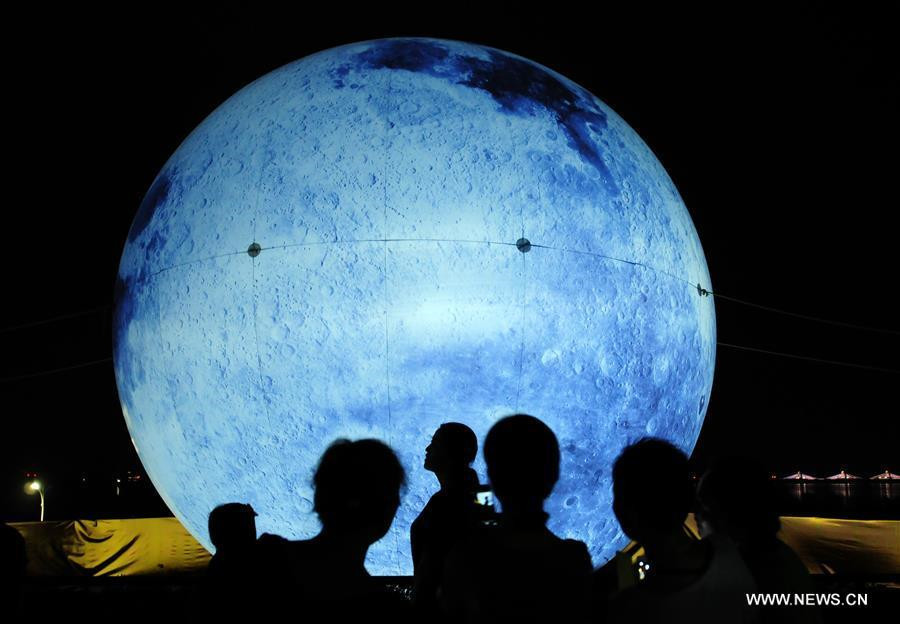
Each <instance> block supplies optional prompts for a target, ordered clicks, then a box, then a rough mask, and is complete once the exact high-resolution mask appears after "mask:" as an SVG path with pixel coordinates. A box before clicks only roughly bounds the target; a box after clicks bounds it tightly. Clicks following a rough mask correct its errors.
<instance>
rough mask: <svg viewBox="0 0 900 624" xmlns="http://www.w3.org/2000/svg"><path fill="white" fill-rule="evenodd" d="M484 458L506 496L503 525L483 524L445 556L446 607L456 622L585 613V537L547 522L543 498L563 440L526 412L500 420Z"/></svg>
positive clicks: (555, 473) (567, 617)
mask: <svg viewBox="0 0 900 624" xmlns="http://www.w3.org/2000/svg"><path fill="white" fill-rule="evenodd" d="M484 458H485V462H486V463H487V471H488V478H489V479H490V482H491V486H492V487H493V491H494V495H495V496H496V498H497V500H498V501H499V502H500V506H501V513H500V516H499V523H498V525H497V526H490V527H480V528H478V529H476V530H475V531H473V532H472V533H471V534H470V535H469V536H468V537H467V538H465V539H464V540H463V541H461V542H460V543H458V544H457V546H456V547H454V549H453V550H452V551H451V553H450V555H449V556H448V558H447V563H446V565H445V568H444V579H443V582H442V585H441V598H440V602H441V609H442V611H443V613H444V616H445V617H446V618H447V620H448V621H452V622H557V621H559V622H564V621H579V620H581V619H583V617H584V615H585V602H586V598H587V587H588V581H589V578H590V573H591V559H590V555H589V554H588V551H587V547H586V546H585V545H584V543H582V542H579V541H576V540H570V539H560V538H559V537H557V536H556V535H554V534H553V533H551V532H550V530H549V529H547V526H546V523H547V519H548V517H549V516H548V515H547V514H546V513H545V512H544V500H545V499H546V498H547V497H548V496H549V495H550V492H551V491H552V490H553V487H554V485H555V484H556V481H557V479H558V478H559V461H560V455H559V444H558V442H557V440H556V436H555V435H554V434H553V432H552V431H551V430H550V428H549V427H547V425H545V424H544V423H543V422H541V421H540V420H538V419H537V418H534V417H533V416H528V415H525V414H516V415H513V416H508V417H506V418H503V419H501V420H500V421H498V422H497V423H496V424H495V425H494V426H493V427H492V428H491V430H490V432H489V433H488V435H487V438H486V439H485V442H484Z"/></svg>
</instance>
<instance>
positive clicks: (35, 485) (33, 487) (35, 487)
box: [27, 481, 44, 522]
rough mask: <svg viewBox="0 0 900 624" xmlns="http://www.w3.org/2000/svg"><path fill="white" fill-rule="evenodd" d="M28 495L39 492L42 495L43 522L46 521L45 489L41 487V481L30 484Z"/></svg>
mask: <svg viewBox="0 0 900 624" xmlns="http://www.w3.org/2000/svg"><path fill="white" fill-rule="evenodd" d="M27 490H28V493H29V494H34V493H35V492H37V493H38V494H40V495H41V522H43V521H44V487H43V486H42V485H41V482H40V481H32V482H31V483H29V484H28V488H27Z"/></svg>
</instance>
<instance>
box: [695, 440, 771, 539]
mask: <svg viewBox="0 0 900 624" xmlns="http://www.w3.org/2000/svg"><path fill="white" fill-rule="evenodd" d="M696 517H697V526H698V528H699V529H700V533H701V535H702V536H706V535H708V534H711V533H724V534H725V535H728V536H729V537H731V538H732V539H733V540H734V541H735V542H737V543H739V544H743V543H746V542H754V541H757V542H759V541H768V540H773V539H775V534H776V533H778V530H779V529H780V528H781V521H780V519H779V518H778V514H777V513H776V512H775V505H774V493H773V492H772V481H771V479H770V478H769V475H768V474H767V473H766V471H765V469H764V468H763V467H762V465H760V464H759V463H757V462H755V461H753V460H752V459H750V458H738V457H729V458H724V459H720V460H719V461H717V462H716V463H715V464H713V466H712V467H711V468H710V469H709V470H707V471H706V473H705V474H704V475H703V477H702V478H701V479H700V483H699V484H698V486H697V516H696Z"/></svg>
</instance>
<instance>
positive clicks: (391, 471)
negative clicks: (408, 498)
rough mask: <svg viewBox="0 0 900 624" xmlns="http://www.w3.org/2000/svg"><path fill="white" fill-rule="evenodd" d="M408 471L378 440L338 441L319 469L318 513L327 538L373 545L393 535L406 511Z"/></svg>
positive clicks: (330, 448) (316, 500)
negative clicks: (402, 495) (402, 505)
mask: <svg viewBox="0 0 900 624" xmlns="http://www.w3.org/2000/svg"><path fill="white" fill-rule="evenodd" d="M404 482H405V473H404V471H403V466H401V465H400V461H399V460H398V459H397V456H396V455H395V454H394V451H392V450H391V449H390V447H388V446H387V445H386V444H384V443H383V442H380V441H378V440H370V439H369V440H356V441H354V442H351V441H349V440H337V441H336V442H334V443H333V444H332V445H331V446H329V447H328V449H327V450H326V451H325V453H324V454H323V455H322V458H321V459H320V460H319V466H318V468H317V469H316V474H315V477H314V478H313V485H314V487H315V497H314V501H313V503H314V509H315V511H316V513H317V514H318V515H319V520H320V521H321V522H322V530H323V532H329V533H334V534H341V535H346V536H347V537H348V539H356V540H358V541H360V542H362V543H365V544H372V543H374V542H376V541H378V540H379V539H381V538H382V537H384V535H385V534H386V533H387V531H388V529H389V528H390V526H391V522H392V521H393V520H394V515H395V514H396V513H397V508H398V507H399V506H400V489H401V487H402V486H403V484H404Z"/></svg>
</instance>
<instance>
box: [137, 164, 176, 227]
mask: <svg viewBox="0 0 900 624" xmlns="http://www.w3.org/2000/svg"><path fill="white" fill-rule="evenodd" d="M172 181H173V175H172V174H171V173H170V172H169V171H167V170H166V169H163V170H162V171H160V172H159V175H158V176H156V179H155V180H154V181H153V184H151V185H150V190H148V191H147V194H146V195H145V196H144V201H142V202H141V206H140V208H138V211H137V215H135V217H134V221H133V222H132V223H131V229H130V230H129V231H128V242H129V243H133V242H134V240H135V239H136V238H137V237H138V236H140V235H141V232H143V231H144V230H145V229H147V226H148V225H150V220H151V219H152V218H153V213H155V212H156V209H157V208H158V207H159V206H160V205H161V204H162V203H163V202H164V201H166V198H168V197H169V193H170V192H171V190H172Z"/></svg>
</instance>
